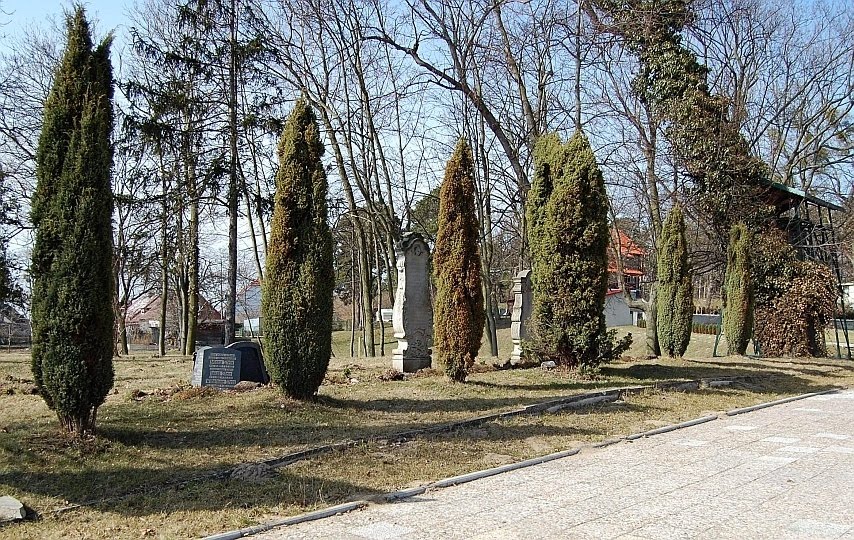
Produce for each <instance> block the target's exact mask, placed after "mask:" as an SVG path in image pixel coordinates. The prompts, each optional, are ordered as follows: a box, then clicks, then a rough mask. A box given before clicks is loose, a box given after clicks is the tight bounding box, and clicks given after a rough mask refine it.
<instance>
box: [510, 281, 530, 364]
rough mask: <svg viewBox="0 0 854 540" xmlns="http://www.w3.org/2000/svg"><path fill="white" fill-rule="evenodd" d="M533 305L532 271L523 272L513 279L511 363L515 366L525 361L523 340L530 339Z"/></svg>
mask: <svg viewBox="0 0 854 540" xmlns="http://www.w3.org/2000/svg"><path fill="white" fill-rule="evenodd" d="M533 305H534V297H533V294H532V292H531V271H530V270H522V271H521V272H519V273H518V274H516V277H514V278H513V313H511V314H510V339H512V340H513V352H511V353H510V363H511V364H513V365H516V364H521V363H522V362H524V361H525V358H523V353H522V340H523V339H525V338H527V337H528V325H529V321H530V318H531V310H532V308H533Z"/></svg>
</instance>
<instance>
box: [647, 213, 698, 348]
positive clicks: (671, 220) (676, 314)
mask: <svg viewBox="0 0 854 540" xmlns="http://www.w3.org/2000/svg"><path fill="white" fill-rule="evenodd" d="M659 243H660V247H659V251H658V288H657V289H656V302H657V303H658V313H657V316H658V320H657V322H658V342H659V343H660V344H661V351H662V352H664V353H666V354H667V355H668V356H670V357H677V356H682V355H683V354H685V349H687V348H688V342H689V341H690V340H691V323H692V320H693V315H694V298H693V294H694V288H693V284H692V281H691V268H690V267H689V266H688V245H687V242H686V240H685V217H684V216H683V214H682V209H681V208H680V207H679V206H675V207H674V208H673V210H671V211H670V214H668V216H667V219H665V220H664V224H663V225H662V227H661V238H660V240H659Z"/></svg>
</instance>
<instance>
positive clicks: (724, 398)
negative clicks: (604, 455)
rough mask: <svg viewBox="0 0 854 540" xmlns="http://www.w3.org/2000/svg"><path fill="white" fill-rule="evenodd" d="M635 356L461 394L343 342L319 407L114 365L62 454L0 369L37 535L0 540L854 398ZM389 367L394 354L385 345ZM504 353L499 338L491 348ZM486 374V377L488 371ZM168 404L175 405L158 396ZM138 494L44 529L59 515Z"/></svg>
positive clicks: (232, 508) (255, 515) (784, 369)
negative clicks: (323, 447) (811, 401)
mask: <svg viewBox="0 0 854 540" xmlns="http://www.w3.org/2000/svg"><path fill="white" fill-rule="evenodd" d="M634 330H635V334H636V341H637V342H638V343H637V344H636V345H635V346H634V347H633V349H632V350H631V351H630V352H629V353H628V354H627V356H626V357H625V358H624V359H623V361H621V362H617V363H614V364H611V365H608V366H605V367H603V369H602V377H601V378H600V379H597V380H579V379H577V378H575V377H574V376H573V375H572V374H570V373H566V372H561V371H542V370H540V369H526V370H507V371H496V370H488V368H487V366H483V368H482V371H481V372H478V373H475V374H473V375H471V376H470V378H469V380H470V381H469V382H468V383H466V384H452V383H449V382H448V381H447V380H446V379H445V378H444V377H443V376H441V375H440V374H438V373H428V374H426V375H422V376H417V377H409V378H407V379H406V380H404V381H381V380H379V379H378V375H380V374H381V373H383V372H384V371H386V370H387V369H388V368H389V367H390V364H391V363H390V360H389V359H388V358H349V357H345V356H344V353H345V352H346V354H349V333H348V332H340V333H337V334H336V336H335V353H336V357H335V358H334V359H333V360H332V363H331V366H330V371H329V374H328V377H327V381H326V383H325V384H324V385H323V386H322V387H321V389H320V392H319V396H318V398H317V399H316V401H313V402H308V403H303V402H297V401H293V400H289V399H287V398H285V397H283V396H282V395H281V394H280V393H279V392H278V390H276V389H274V388H262V389H258V390H254V391H251V392H245V393H233V392H209V393H202V394H201V395H199V394H198V392H179V393H177V394H172V395H170V394H171V392H173V391H174V389H175V387H177V386H178V385H186V381H187V380H188V378H189V375H190V372H191V370H192V365H191V361H190V360H189V359H188V358H184V357H179V356H168V357H166V358H163V359H160V358H157V359H155V358H151V357H150V355H149V356H145V355H142V354H139V355H137V356H135V357H134V356H131V357H125V358H119V359H116V362H115V367H116V384H115V389H114V391H113V393H112V394H111V395H110V396H109V398H108V399H107V402H106V403H105V404H104V406H103V407H101V409H100V410H99V414H98V427H99V435H98V437H97V439H95V440H92V441H86V442H79V441H69V440H67V439H65V438H63V437H62V436H61V435H59V433H58V431H57V426H56V418H55V417H54V415H53V414H52V413H51V411H49V410H48V409H47V407H46V406H45V405H44V402H43V401H42V399H41V398H40V397H39V396H37V395H32V394H29V393H27V392H28V391H29V390H30V389H31V382H28V381H29V380H30V379H32V375H31V374H30V370H29V357H28V355H27V354H26V353H14V352H13V353H8V354H0V495H5V494H8V495H12V496H15V497H17V498H19V499H20V500H21V501H23V502H24V503H25V504H27V505H28V506H29V507H31V508H33V509H35V510H36V511H37V512H38V513H39V514H40V515H41V519H40V520H38V521H29V522H25V523H19V524H14V525H9V526H6V527H4V528H2V529H0V536H2V537H3V538H34V537H38V538H54V537H55V538H64V537H72V538H115V537H120V538H139V537H141V536H144V537H153V538H158V537H159V538H175V537H190V536H199V535H203V534H210V533H215V532H221V531H223V530H226V529H232V528H237V527H243V526H247V525H250V524H255V523H258V522H262V521H264V520H265V519H267V518H270V517H273V516H283V515H288V514H296V513H300V512H304V511H307V510H311V509H315V508H318V507H322V506H327V505H331V504H335V503H338V502H342V501H344V500H349V499H355V498H361V497H364V496H365V495H369V494H375V493H381V492H385V491H390V490H394V489H398V488H401V487H406V486H413V485H418V484H422V483H426V482H428V481H431V480H436V479H439V478H443V477H446V476H451V475H455V474H461V473H464V472H470V471H473V470H479V469H483V468H487V467H491V466H495V465H498V464H501V463H505V462H509V461H515V460H520V459H525V458H529V457H534V456H539V455H543V454H547V453H550V452H554V451H557V450H561V449H566V448H571V447H574V446H577V445H579V444H583V443H585V442H592V441H598V440H602V439H606V438H609V437H611V436H614V435H622V434H628V433H632V432H637V431H642V430H647V429H650V428H652V427H657V426H660V425H663V424H668V423H672V422H677V421H680V420H686V419H690V418H695V417H697V416H700V415H702V414H704V413H707V412H709V411H721V410H726V409H729V408H733V407H739V406H745V405H750V404H754V403H759V402H764V401H770V400H773V399H777V398H779V397H783V396H787V395H793V394H799V393H804V392H810V391H815V390H819V389H826V388H831V387H849V386H852V383H854V363H851V362H843V361H835V360H763V361H757V360H751V359H745V358H715V359H711V358H708V357H709V356H710V351H711V349H710V348H709V347H710V345H711V343H713V341H714V337H713V336H702V335H697V334H695V335H694V336H693V337H694V340H693V342H692V346H691V348H689V352H688V358H691V360H666V359H658V360H653V361H649V360H645V359H642V357H640V354H641V353H642V351H643V331H642V330H640V331H638V329H634ZM387 337H388V342H389V345H388V346H387V348H386V354H387V355H390V354H391V350H392V349H393V348H394V344H393V343H392V340H391V332H390V330H389V331H388V333H387ZM499 342H500V344H501V351H502V356H506V355H507V354H508V353H509V331H507V330H502V331H501V335H500V336H499ZM487 363H489V362H487ZM716 375H730V376H731V375H753V376H755V377H756V379H755V380H756V381H757V382H756V384H752V385H749V386H743V387H739V388H732V389H725V390H708V391H699V392H693V393H679V392H667V393H663V392H655V393H649V394H646V395H636V396H631V397H629V398H627V399H626V400H625V401H621V402H615V403H612V404H607V405H602V406H598V407H594V408H591V409H588V410H585V411H581V412H563V413H558V414H545V415H538V416H529V417H515V418H513V419H510V420H505V421H496V422H491V423H488V424H485V425H482V426H479V427H477V428H470V429H463V430H458V431H454V432H451V433H445V434H440V435H432V436H429V437H423V438H419V439H417V440H414V441H410V442H406V443H394V444H392V443H388V442H383V441H382V439H381V438H382V437H383V436H385V435H390V434H393V433H396V432H400V431H403V430H406V429H410V428H416V427H419V426H425V425H435V424H440V423H445V422H449V421H453V420H462V419H465V418H471V417H475V416H479V415H482V414H485V413H488V412H495V411H500V410H506V409H512V408H516V407H519V406H521V405H525V404H530V403H535V402H539V401H545V400H548V399H552V398H557V397H561V396H566V395H570V394H575V393H578V392H581V391H584V390H587V389H592V388H604V387H614V386H623V385H629V384H649V383H652V382H654V381H657V380H665V379H674V378H696V377H708V376H716ZM170 389H172V390H170ZM362 436H376V437H377V438H378V439H379V440H378V441H377V442H372V443H369V444H364V445H360V446H356V447H354V448H350V449H347V450H345V451H340V452H335V453H330V454H325V455H321V456H318V457H315V458H313V459H310V460H306V461H302V462H299V463H295V464H292V465H289V466H287V467H283V468H281V469H279V474H278V476H277V478H276V479H274V480H272V481H270V482H268V483H266V484H261V485H254V484H246V483H241V482H236V481H227V480H214V479H206V480H199V481H194V482H189V483H186V484H184V485H183V486H181V487H164V486H166V485H167V484H170V483H175V482H179V481H183V480H189V479H192V478H194V477H198V476H200V475H204V474H206V473H209V472H212V471H217V470H222V469H227V468H229V467H231V466H233V465H235V464H237V463H241V462H247V461H257V460H261V459H268V458H273V457H277V456H282V455H284V454H287V453H290V452H294V451H298V450H301V449H305V448H309V447H312V446H317V445H320V444H323V443H329V442H335V441H342V440H346V439H349V438H353V437H362ZM138 490H142V492H141V493H137V494H135V495H132V496H129V497H125V498H122V499H119V500H113V501H106V502H100V503H98V502H96V503H95V504H92V505H90V506H86V507H84V508H79V509H75V510H70V511H67V512H62V513H59V514H54V513H53V510H55V509H57V508H61V507H64V506H66V505H68V504H73V503H81V502H88V501H93V500H100V499H104V498H106V497H113V496H120V495H124V494H127V493H129V492H132V491H138Z"/></svg>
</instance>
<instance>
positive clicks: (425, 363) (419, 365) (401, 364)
mask: <svg viewBox="0 0 854 540" xmlns="http://www.w3.org/2000/svg"><path fill="white" fill-rule="evenodd" d="M432 365H433V361H432V359H431V358H430V357H429V356H427V357H423V356H422V357H419V358H411V357H406V358H405V357H404V355H402V354H398V353H396V352H393V353H392V357H391V367H393V368H394V369H396V370H398V371H400V372H401V373H415V372H416V371H418V370H419V369H427V368H429V367H431V366H432Z"/></svg>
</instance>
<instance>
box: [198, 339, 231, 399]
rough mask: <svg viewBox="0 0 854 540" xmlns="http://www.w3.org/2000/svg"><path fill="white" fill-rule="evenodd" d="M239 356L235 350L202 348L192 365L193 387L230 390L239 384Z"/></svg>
mask: <svg viewBox="0 0 854 540" xmlns="http://www.w3.org/2000/svg"><path fill="white" fill-rule="evenodd" d="M240 355H241V352H240V351H239V350H236V349H227V348H225V347H202V348H200V349H199V350H198V351H196V355H195V356H196V359H195V362H194V364H193V377H192V379H191V381H190V382H191V383H192V385H193V386H212V387H213V388H219V389H220V390H230V389H232V388H234V386H235V385H236V384H237V383H239V382H240V365H241V362H240Z"/></svg>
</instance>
